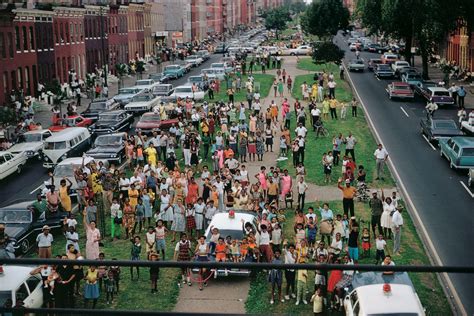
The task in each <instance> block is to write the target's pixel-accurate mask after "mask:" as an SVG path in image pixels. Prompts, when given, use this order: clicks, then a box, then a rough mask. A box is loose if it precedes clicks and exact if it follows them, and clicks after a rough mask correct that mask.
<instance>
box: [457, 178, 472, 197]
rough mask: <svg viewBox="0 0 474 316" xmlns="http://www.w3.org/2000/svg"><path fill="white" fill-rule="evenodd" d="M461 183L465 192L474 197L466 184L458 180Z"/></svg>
mask: <svg viewBox="0 0 474 316" xmlns="http://www.w3.org/2000/svg"><path fill="white" fill-rule="evenodd" d="M459 182H460V183H461V185H462V186H463V187H464V189H466V191H467V193H468V194H469V195H470V196H471V197H472V198H473V199H474V193H472V192H471V190H470V189H469V188H468V187H467V185H466V184H465V183H464V181H459Z"/></svg>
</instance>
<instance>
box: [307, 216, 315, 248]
mask: <svg viewBox="0 0 474 316" xmlns="http://www.w3.org/2000/svg"><path fill="white" fill-rule="evenodd" d="M308 215H309V214H308ZM317 233H318V226H317V225H316V223H315V222H314V217H312V216H310V217H308V224H306V238H307V239H308V246H309V251H310V252H311V253H312V252H313V251H314V243H315V242H316V234H317Z"/></svg>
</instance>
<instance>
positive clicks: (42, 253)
mask: <svg viewBox="0 0 474 316" xmlns="http://www.w3.org/2000/svg"><path fill="white" fill-rule="evenodd" d="M49 230H50V229H49V226H48V225H44V226H43V232H42V233H40V234H39V235H38V236H37V237H36V243H37V245H38V256H39V257H40V258H42V259H48V258H51V257H52V253H51V245H52V243H53V235H51V234H50V233H49Z"/></svg>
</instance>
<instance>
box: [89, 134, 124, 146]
mask: <svg viewBox="0 0 474 316" xmlns="http://www.w3.org/2000/svg"><path fill="white" fill-rule="evenodd" d="M121 143H122V137H121V136H111V135H102V136H99V137H97V139H96V140H95V142H94V145H96V146H119V145H120V144H121Z"/></svg>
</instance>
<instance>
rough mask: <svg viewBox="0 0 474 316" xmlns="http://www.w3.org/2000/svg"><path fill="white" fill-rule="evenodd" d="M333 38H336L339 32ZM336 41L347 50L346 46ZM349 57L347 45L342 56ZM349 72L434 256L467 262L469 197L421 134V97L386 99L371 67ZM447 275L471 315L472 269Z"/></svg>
mask: <svg viewBox="0 0 474 316" xmlns="http://www.w3.org/2000/svg"><path fill="white" fill-rule="evenodd" d="M338 42H339V43H342V38H341V37H340V36H339V37H338ZM341 47H343V48H344V49H346V50H347V46H342V45H341ZM353 57H354V54H353V53H351V52H349V51H347V53H346V58H349V59H350V58H353ZM361 57H362V58H364V59H366V60H367V59H368V58H375V57H376V55H375V54H370V53H362V54H361ZM350 77H351V79H352V82H353V83H354V86H355V89H356V91H357V93H358V95H359V97H360V98H361V100H362V102H363V103H364V105H365V107H366V109H367V111H368V112H369V115H370V118H371V119H372V121H373V123H374V127H375V129H376V130H377V132H378V134H379V138H380V139H381V141H382V142H383V144H384V145H385V147H386V148H387V150H388V152H389V155H390V159H391V161H392V162H393V165H394V167H395V169H396V171H397V172H398V175H399V178H400V179H401V182H402V183H401V184H402V185H404V186H405V188H406V191H407V192H408V194H409V198H410V199H411V201H412V202H413V206H414V207H415V210H412V211H414V212H416V213H417V214H418V216H419V218H420V220H421V223H422V226H424V228H425V229H426V232H427V234H428V236H429V239H430V240H431V243H432V245H433V247H434V249H435V250H436V254H435V257H436V255H437V256H439V259H440V262H436V261H437V260H435V262H436V263H442V264H444V265H465V266H472V262H473V261H472V260H473V257H474V256H473V255H472V253H471V252H469V251H466V250H468V248H470V247H469V246H467V245H469V244H471V242H472V240H474V217H473V216H472V211H473V209H474V200H473V198H472V197H471V195H470V194H469V193H468V192H466V189H465V188H464V187H463V186H462V185H461V183H460V182H461V181H463V182H465V183H466V182H467V175H466V174H467V173H466V171H462V172H457V171H453V170H451V169H450V168H449V165H448V162H447V161H446V159H444V158H441V157H440V155H439V150H434V149H433V148H431V147H430V146H429V144H428V143H427V142H426V141H425V139H424V138H422V137H421V135H420V128H419V121H420V118H421V117H423V115H424V113H423V108H424V103H423V102H422V101H415V102H411V103H408V104H407V103H406V102H397V101H390V100H389V99H388V97H387V94H386V92H385V87H386V85H387V83H388V82H389V81H384V80H382V81H379V80H377V79H376V78H374V76H373V73H371V72H368V71H366V72H364V73H361V74H360V73H351V74H350ZM436 116H438V117H450V118H454V117H455V116H456V110H455V109H453V108H451V109H441V110H439V111H438V112H437V113H436ZM402 238H403V237H402ZM430 250H433V249H430ZM449 277H450V279H451V281H452V283H453V285H454V288H456V289H457V294H458V295H459V298H460V300H461V302H462V304H463V305H464V308H465V310H466V312H467V313H468V314H469V315H472V314H473V313H474V300H472V293H474V275H463V274H451V275H450V276H449Z"/></svg>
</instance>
